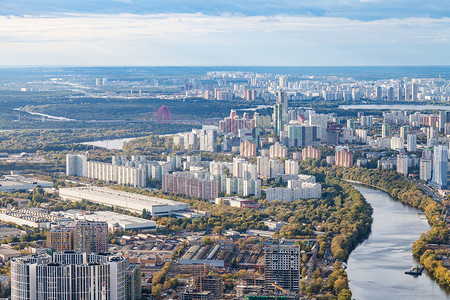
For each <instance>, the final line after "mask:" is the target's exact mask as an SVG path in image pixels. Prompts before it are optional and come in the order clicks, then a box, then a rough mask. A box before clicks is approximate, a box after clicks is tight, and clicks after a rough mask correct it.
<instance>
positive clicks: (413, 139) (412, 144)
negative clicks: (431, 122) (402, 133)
mask: <svg viewBox="0 0 450 300" xmlns="http://www.w3.org/2000/svg"><path fill="white" fill-rule="evenodd" d="M406 142H407V143H406V150H407V151H408V152H416V150H417V136H416V135H415V134H408V137H407V139H406Z"/></svg>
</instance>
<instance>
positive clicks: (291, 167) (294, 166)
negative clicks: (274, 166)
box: [284, 159, 298, 175]
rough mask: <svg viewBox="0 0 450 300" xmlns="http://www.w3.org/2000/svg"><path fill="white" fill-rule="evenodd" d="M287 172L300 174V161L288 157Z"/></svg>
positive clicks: (285, 170)
mask: <svg viewBox="0 0 450 300" xmlns="http://www.w3.org/2000/svg"><path fill="white" fill-rule="evenodd" d="M284 172H285V174H290V175H298V161H296V160H292V159H288V160H286V161H285V162H284Z"/></svg>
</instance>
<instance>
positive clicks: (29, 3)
mask: <svg viewBox="0 0 450 300" xmlns="http://www.w3.org/2000/svg"><path fill="white" fill-rule="evenodd" d="M52 13H94V14H120V13H129V14H142V15H146V14H161V13H164V14H169V13H188V14H190V13H202V14H207V15H216V16H217V15H222V14H224V13H229V14H241V15H245V16H273V15H279V14H288V15H302V16H329V17H343V18H348V19H356V20H376V19H390V18H409V17H432V18H442V17H450V5H448V0H426V1H424V0H208V1H196V0H133V1H132V0H77V1H61V0H2V1H0V14H1V15H18V16H23V15H35V16H39V15H48V14H52Z"/></svg>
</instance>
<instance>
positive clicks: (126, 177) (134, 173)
mask: <svg viewBox="0 0 450 300" xmlns="http://www.w3.org/2000/svg"><path fill="white" fill-rule="evenodd" d="M87 177H88V178H91V179H99V180H103V181H108V182H116V183H118V184H123V185H130V186H134V187H145V185H146V180H147V173H146V170H145V169H144V168H140V167H139V168H135V167H128V166H118V165H113V164H109V163H104V162H98V161H88V162H87Z"/></svg>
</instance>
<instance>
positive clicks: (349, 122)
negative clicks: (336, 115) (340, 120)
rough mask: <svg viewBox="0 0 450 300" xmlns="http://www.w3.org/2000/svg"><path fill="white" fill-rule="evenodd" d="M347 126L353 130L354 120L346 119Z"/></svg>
mask: <svg viewBox="0 0 450 300" xmlns="http://www.w3.org/2000/svg"><path fill="white" fill-rule="evenodd" d="M347 128H349V129H351V130H355V120H353V119H348V120H347Z"/></svg>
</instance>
